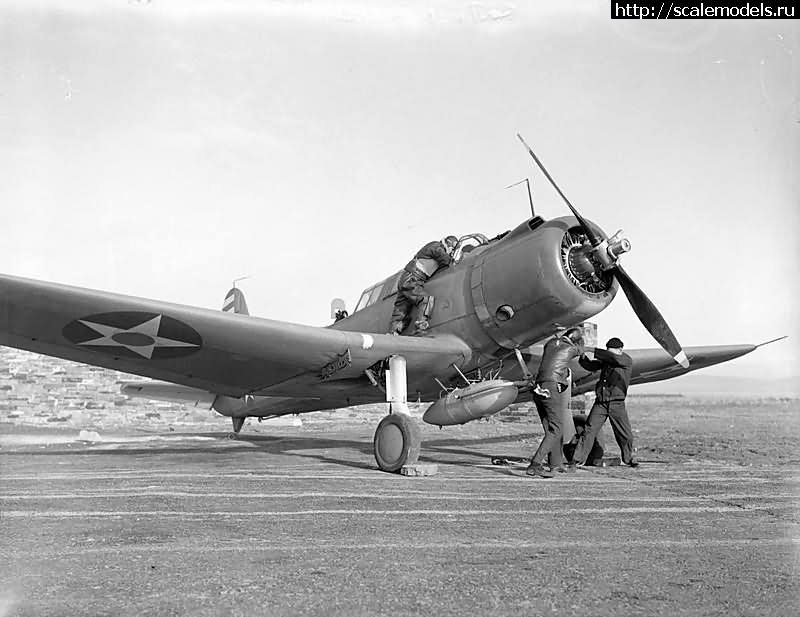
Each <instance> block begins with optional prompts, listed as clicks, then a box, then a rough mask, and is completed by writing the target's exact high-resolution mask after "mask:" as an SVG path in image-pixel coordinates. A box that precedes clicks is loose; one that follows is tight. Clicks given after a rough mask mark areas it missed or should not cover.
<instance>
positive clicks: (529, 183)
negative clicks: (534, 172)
mask: <svg viewBox="0 0 800 617" xmlns="http://www.w3.org/2000/svg"><path fill="white" fill-rule="evenodd" d="M523 182H524V183H525V186H527V187H528V202H529V203H530V204H531V216H536V212H534V210H533V195H531V182H530V180H528V178H525V179H524V180H520V181H519V182H515V183H514V184H509V185H508V186H507V187H506V188H507V189H510V188H512V187H515V186H517V185H518V184H522V183H523Z"/></svg>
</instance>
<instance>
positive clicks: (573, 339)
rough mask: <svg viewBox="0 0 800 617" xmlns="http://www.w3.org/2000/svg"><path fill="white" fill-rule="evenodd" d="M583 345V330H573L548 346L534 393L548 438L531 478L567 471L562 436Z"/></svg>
mask: <svg viewBox="0 0 800 617" xmlns="http://www.w3.org/2000/svg"><path fill="white" fill-rule="evenodd" d="M582 345H583V337H582V334H581V330H580V328H570V329H569V330H567V331H565V332H563V333H562V334H560V335H558V336H555V337H553V338H551V339H550V340H549V341H547V343H546V344H545V346H544V353H543V355H542V361H541V363H540V364H539V371H538V372H537V373H536V379H535V380H534V383H535V388H534V390H533V402H534V404H535V405H536V409H537V411H538V412H539V417H540V418H541V419H542V426H543V427H544V438H542V442H541V443H540V444H539V448H538V449H537V450H536V452H535V453H534V455H533V456H532V457H531V463H530V465H528V469H527V470H526V472H525V473H527V474H528V475H529V476H539V477H541V478H552V477H553V472H554V471H560V470H564V467H563V466H562V447H563V444H562V434H563V431H564V427H563V422H564V416H565V414H566V411H567V407H568V406H569V397H568V394H569V391H568V388H569V379H570V371H569V364H570V362H571V361H572V359H573V358H576V357H578V356H579V355H580V354H581V353H582V352H583V347H582ZM545 459H549V465H550V469H549V470H547V469H546V468H545V465H544V461H545Z"/></svg>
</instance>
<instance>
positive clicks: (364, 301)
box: [353, 289, 371, 312]
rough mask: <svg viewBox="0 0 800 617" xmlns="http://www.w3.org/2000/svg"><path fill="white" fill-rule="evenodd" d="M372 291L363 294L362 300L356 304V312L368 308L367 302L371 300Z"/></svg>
mask: <svg viewBox="0 0 800 617" xmlns="http://www.w3.org/2000/svg"><path fill="white" fill-rule="evenodd" d="M370 291H371V290H369V289H367V291H365V292H364V293H363V294H361V298H359V300H358V304H356V308H355V311H360V310H361V309H363V308H364V307H365V306H367V301H368V300H369V295H370ZM355 311H353V312H355Z"/></svg>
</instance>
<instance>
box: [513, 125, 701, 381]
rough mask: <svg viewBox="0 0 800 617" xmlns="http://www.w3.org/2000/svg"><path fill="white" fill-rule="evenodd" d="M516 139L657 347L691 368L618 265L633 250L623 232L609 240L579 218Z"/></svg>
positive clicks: (657, 314) (662, 321) (659, 318)
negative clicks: (578, 225) (571, 216)
mask: <svg viewBox="0 0 800 617" xmlns="http://www.w3.org/2000/svg"><path fill="white" fill-rule="evenodd" d="M517 138H519V140H520V141H521V142H522V145H524V146H525V148H526V149H527V150H528V154H530V155H531V158H533V160H534V162H535V163H536V165H537V166H538V167H539V169H540V170H541V172H542V173H543V174H544V176H545V177H546V178H547V179H548V181H549V182H550V184H552V185H553V188H554V189H555V190H556V192H557V193H558V194H559V195H560V196H561V199H563V200H564V203H566V204H567V206H568V207H569V209H570V210H571V211H572V214H573V215H574V216H575V218H576V219H578V223H580V225H581V227H583V229H584V231H585V232H586V237H587V239H588V240H589V243H590V244H591V246H592V248H591V253H592V255H593V256H594V257H596V259H597V260H598V261H599V262H600V263H601V264H602V266H603V270H605V271H606V272H608V273H610V274H612V275H613V276H614V277H616V279H617V282H618V283H619V285H620V287H622V291H624V292H625V297H627V298H628V302H630V305H631V308H633V312H634V313H636V316H637V317H638V318H639V321H641V322H642V325H643V326H644V327H645V328H646V329H647V331H648V332H649V333H650V334H651V335H652V337H653V338H654V339H655V340H656V341H657V342H658V344H659V345H661V347H663V348H664V349H665V350H666V352H667V353H668V354H669V355H670V356H672V358H673V359H674V360H675V362H677V363H678V364H680V365H681V366H682V367H684V368H689V359H688V358H687V357H686V353H685V352H684V351H683V348H681V345H680V343H678V339H676V338H675V335H674V334H673V333H672V330H671V329H670V327H669V325H667V321H666V320H665V319H664V317H663V316H662V315H661V313H660V312H659V311H658V309H657V308H656V306H655V305H654V304H653V303H652V302H651V301H650V298H648V297H647V295H646V294H645V293H644V292H643V291H642V290H641V288H640V287H639V286H638V285H637V284H636V283H634V281H633V279H632V278H631V277H630V276H628V273H627V272H625V270H623V269H622V266H620V265H619V262H618V261H617V260H618V259H619V256H620V255H622V254H623V253H626V252H627V251H629V250H630V248H631V245H630V242H628V240H627V238H623V237H622V232H621V231H619V232H617V233H616V234H614V236H612V237H611V238H606V239H604V238H602V237H601V236H600V235H598V234H597V233H596V232H595V230H594V229H592V227H591V226H590V225H589V224H588V223H587V222H586V220H585V219H584V218H583V217H582V216H581V215H580V213H579V212H578V210H577V209H576V208H575V206H573V205H572V204H571V203H570V201H569V199H567V196H566V195H564V193H563V192H562V191H561V189H560V188H559V187H558V185H557V184H556V182H555V180H553V178H552V176H550V174H549V173H548V172H547V170H546V169H545V167H544V165H543V164H542V162H541V161H540V160H539V157H538V156H536V154H535V153H534V151H533V150H531V147H530V146H529V145H528V144H527V143H526V142H525V140H524V139H523V138H522V135H520V134H519V133H517Z"/></svg>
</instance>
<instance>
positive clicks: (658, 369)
mask: <svg viewBox="0 0 800 617" xmlns="http://www.w3.org/2000/svg"><path fill="white" fill-rule="evenodd" d="M775 340H780V339H775ZM772 342H774V341H768V342H767V343H761V344H760V345H706V346H701V347H684V348H683V349H684V351H685V352H686V356H687V357H688V358H689V368H683V367H682V366H680V365H679V364H676V363H675V361H674V360H673V359H672V358H671V357H670V355H669V354H668V353H667V352H666V351H664V350H663V349H661V348H658V349H626V350H625V353H627V354H628V355H629V356H630V357H631V359H632V360H633V371H632V374H631V385H636V384H640V383H649V382H652V381H662V380H664V379H671V378H672V377H678V376H679V375H685V374H686V373H690V372H692V371H696V370H697V369H700V368H705V367H707V366H712V365H714V364H720V363H721V362H727V361H728V360H733V359H734V358H738V357H740V356H743V355H745V354H748V353H750V352H751V351H753V350H755V349H757V348H758V347H761V346H762V345H766V344H768V343H772ZM573 375H574V378H573V388H572V393H573V394H583V393H584V392H591V391H592V390H594V386H595V384H596V383H597V379H598V376H599V375H600V373H599V372H595V373H589V372H587V371H586V370H585V369H583V368H581V367H580V365H578V363H577V362H575V363H574V367H573Z"/></svg>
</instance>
